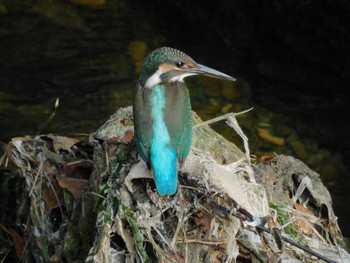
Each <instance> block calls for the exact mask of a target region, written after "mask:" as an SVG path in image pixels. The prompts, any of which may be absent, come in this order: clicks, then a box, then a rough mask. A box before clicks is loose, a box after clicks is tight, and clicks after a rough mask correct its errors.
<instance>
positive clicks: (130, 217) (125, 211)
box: [118, 205, 150, 262]
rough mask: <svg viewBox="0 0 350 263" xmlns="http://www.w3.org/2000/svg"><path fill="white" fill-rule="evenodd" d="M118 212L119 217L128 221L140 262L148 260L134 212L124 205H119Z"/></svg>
mask: <svg viewBox="0 0 350 263" xmlns="http://www.w3.org/2000/svg"><path fill="white" fill-rule="evenodd" d="M118 214H119V216H120V217H121V218H125V219H126V221H127V222H128V224H129V226H130V228H131V231H132V233H133V236H134V240H135V245H136V249H137V252H138V254H139V256H140V258H141V260H142V262H150V259H149V257H148V255H147V252H146V250H145V248H144V240H143V236H142V233H141V231H140V228H139V226H138V223H137V220H136V219H135V217H134V212H133V211H132V210H131V209H130V208H128V207H126V206H125V205H120V206H119V210H118Z"/></svg>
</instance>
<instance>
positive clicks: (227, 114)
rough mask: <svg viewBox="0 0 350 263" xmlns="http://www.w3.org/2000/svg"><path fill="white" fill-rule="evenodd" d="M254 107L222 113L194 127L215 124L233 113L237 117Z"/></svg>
mask: <svg viewBox="0 0 350 263" xmlns="http://www.w3.org/2000/svg"><path fill="white" fill-rule="evenodd" d="M252 109H254V108H250V109H247V110H244V111H240V112H237V113H233V112H230V113H226V114H224V115H221V116H219V117H216V118H214V119H210V120H207V121H205V122H201V123H198V124H197V125H195V126H194V127H193V128H198V127H201V126H204V125H210V124H213V123H215V122H218V121H222V120H227V119H228V118H229V116H230V115H232V114H233V116H235V117H236V116H238V115H242V114H244V113H247V112H249V111H251V110H252Z"/></svg>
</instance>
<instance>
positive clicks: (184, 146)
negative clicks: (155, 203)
mask: <svg viewBox="0 0 350 263" xmlns="http://www.w3.org/2000/svg"><path fill="white" fill-rule="evenodd" d="M195 75H204V76H208V77H213V78H217V79H224V80H229V81H234V80H235V78H233V77H231V76H229V75H226V74H224V73H222V72H220V71H217V70H215V69H212V68H209V67H206V66H204V65H201V64H198V63H196V62H195V61H194V60H193V59H192V58H191V57H190V56H188V55H187V54H185V53H184V52H182V51H179V50H177V49H174V48H170V47H161V48H158V49H155V50H153V51H152V52H150V53H149V54H148V55H147V56H146V58H145V59H144V62H143V65H142V68H141V72H140V78H139V81H138V85H137V87H136V92H135V95H134V102H133V120H134V132H135V143H136V146H137V149H138V152H139V154H140V156H141V158H142V159H143V160H144V161H145V162H146V163H147V165H148V168H149V169H151V170H152V171H153V175H154V181H155V186H156V190H157V192H158V194H159V195H160V196H166V195H169V196H170V195H174V194H175V193H176V191H177V188H178V168H179V167H182V166H183V163H184V161H185V160H186V157H187V156H188V154H189V152H190V149H191V144H192V107H191V102H190V96H189V92H188V89H187V86H186V83H185V82H184V78H186V77H189V76H195Z"/></svg>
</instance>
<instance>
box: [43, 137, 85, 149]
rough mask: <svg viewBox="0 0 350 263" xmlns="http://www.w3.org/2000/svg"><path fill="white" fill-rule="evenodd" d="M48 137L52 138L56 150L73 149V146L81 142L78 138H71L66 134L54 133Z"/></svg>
mask: <svg viewBox="0 0 350 263" xmlns="http://www.w3.org/2000/svg"><path fill="white" fill-rule="evenodd" d="M47 137H48V138H50V139H51V140H52V142H53V148H54V150H55V152H58V151H59V150H66V151H69V150H71V148H72V146H73V145H75V144H77V143H78V142H80V141H81V140H79V139H76V138H70V137H66V136H59V135H54V134H49V135H47Z"/></svg>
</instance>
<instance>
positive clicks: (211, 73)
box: [187, 64, 236, 81]
mask: <svg viewBox="0 0 350 263" xmlns="http://www.w3.org/2000/svg"><path fill="white" fill-rule="evenodd" d="M187 72H188V73H190V74H193V75H204V76H208V77H212V78H217V79H225V80H231V81H235V80H236V79H235V78H233V77H231V76H229V75H226V74H224V73H222V72H220V71H218V70H215V69H212V68H209V67H206V66H204V65H201V64H196V67H193V68H189V69H188V70H187Z"/></svg>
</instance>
